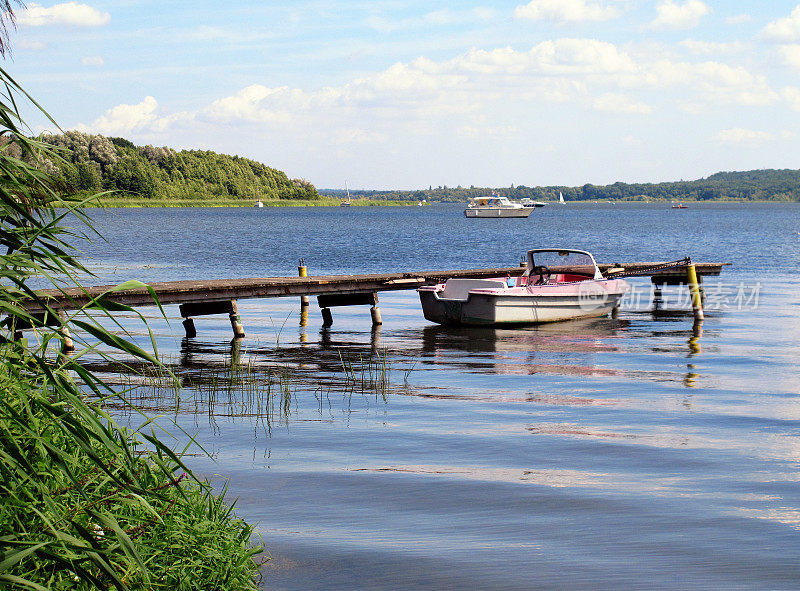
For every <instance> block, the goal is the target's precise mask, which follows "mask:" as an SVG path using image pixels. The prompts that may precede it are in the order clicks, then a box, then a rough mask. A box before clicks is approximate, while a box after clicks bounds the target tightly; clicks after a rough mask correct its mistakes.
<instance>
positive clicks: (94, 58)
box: [81, 55, 106, 68]
mask: <svg viewBox="0 0 800 591" xmlns="http://www.w3.org/2000/svg"><path fill="white" fill-rule="evenodd" d="M105 63H106V60H104V59H103V57H102V56H99V55H87V56H86V57H82V58H81V65H82V66H94V67H98V68H99V67H100V66H104V65H105Z"/></svg>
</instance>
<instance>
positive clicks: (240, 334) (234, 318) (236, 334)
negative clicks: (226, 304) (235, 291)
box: [228, 300, 244, 339]
mask: <svg viewBox="0 0 800 591" xmlns="http://www.w3.org/2000/svg"><path fill="white" fill-rule="evenodd" d="M228 318H230V319H231V328H232V329H233V338H235V339H243V338H244V327H243V326H242V319H241V318H240V317H239V305H238V304H237V302H236V300H231V311H230V314H228Z"/></svg>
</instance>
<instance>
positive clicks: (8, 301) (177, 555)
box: [0, 69, 260, 589]
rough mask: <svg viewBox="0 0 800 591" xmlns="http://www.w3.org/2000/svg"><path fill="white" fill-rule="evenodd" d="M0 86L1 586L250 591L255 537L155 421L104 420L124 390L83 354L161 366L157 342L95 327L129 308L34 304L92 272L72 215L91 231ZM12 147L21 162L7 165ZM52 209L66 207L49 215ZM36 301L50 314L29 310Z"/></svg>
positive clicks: (8, 84) (8, 89)
mask: <svg viewBox="0 0 800 591" xmlns="http://www.w3.org/2000/svg"><path fill="white" fill-rule="evenodd" d="M0 88H4V89H5V91H4V92H2V93H0V136H1V137H2V138H3V140H5V143H0V247H2V250H0V313H2V314H3V315H4V321H3V323H2V327H0V360H2V364H1V365H0V586H5V587H8V588H20V589H95V588H100V589H106V588H112V587H113V588H117V589H252V588H254V587H255V584H254V582H253V577H254V574H255V573H256V571H257V565H255V563H254V562H253V560H252V557H253V555H254V554H256V553H258V552H259V551H260V550H259V549H258V548H254V547H251V545H250V538H251V535H252V533H253V528H252V527H251V526H249V525H248V524H246V523H244V522H242V521H241V520H238V519H236V517H235V516H234V515H233V513H232V510H231V508H230V507H229V506H228V505H227V504H226V502H225V501H224V494H222V495H218V496H214V495H213V494H212V492H211V489H210V487H209V485H208V484H206V483H204V482H201V481H199V480H197V479H196V478H195V477H194V476H193V475H192V474H191V471H190V470H189V469H188V468H187V466H186V465H185V464H184V463H183V461H182V460H181V458H180V454H176V453H175V452H173V451H172V450H171V449H170V447H169V446H168V445H166V444H165V443H163V442H162V441H161V439H160V438H159V435H158V431H157V430H156V429H155V427H154V426H153V424H151V423H150V422H149V421H148V420H144V422H143V424H142V426H141V427H140V428H139V429H138V430H136V431H132V430H129V429H126V428H123V427H122V426H120V425H118V424H117V423H116V422H115V421H114V420H113V419H112V418H111V417H110V415H109V414H107V413H106V412H105V411H104V410H103V402H104V401H106V400H108V399H118V395H117V392H116V391H115V389H114V388H113V387H112V386H111V385H110V384H108V383H106V382H105V381H104V380H103V379H101V378H99V377H98V376H96V375H95V374H93V373H92V372H90V371H89V370H87V369H86V368H85V367H84V366H83V365H82V364H81V363H80V359H81V357H83V356H84V355H86V354H87V353H97V354H103V353H102V352H101V351H99V349H98V344H102V345H103V347H104V350H108V349H110V350H112V351H116V352H118V353H122V354H124V355H125V356H127V357H133V358H136V359H139V360H141V361H143V362H146V363H150V364H153V365H154V366H158V364H159V362H158V352H157V351H156V349H155V339H153V338H152V335H151V343H152V351H148V350H145V349H143V348H140V347H139V346H137V345H135V344H133V343H132V342H131V341H130V340H128V339H127V338H124V337H125V334H124V331H123V335H122V336H119V331H115V332H110V331H108V330H106V329H104V328H103V326H102V324H101V321H100V318H101V317H105V318H112V313H113V312H118V311H121V310H126V311H129V312H131V311H132V310H130V309H129V308H125V307H123V306H119V305H116V304H114V303H113V302H112V301H111V299H110V296H111V295H112V294H105V295H103V296H100V297H98V298H96V299H95V300H93V301H92V302H91V303H90V304H89V305H88V306H86V307H84V308H81V309H78V310H77V311H74V312H71V313H69V314H62V313H60V311H59V310H56V309H53V308H52V307H49V306H48V303H47V302H45V301H41V300H39V298H38V297H37V295H36V292H35V291H34V289H33V285H37V286H40V287H41V286H42V285H41V284H42V283H43V282H44V283H49V284H50V286H51V287H56V288H58V289H64V288H66V287H73V286H75V285H78V281H77V279H76V277H77V276H78V274H84V273H88V271H87V270H86V269H85V268H84V267H83V266H82V265H81V264H80V262H79V261H78V260H77V259H76V258H75V256H74V255H73V250H72V248H71V242H73V241H74V240H76V239H80V238H84V236H82V235H79V234H76V233H75V232H73V231H71V230H69V229H68V228H67V227H66V226H65V217H66V216H67V215H73V216H77V217H79V218H83V221H84V222H85V223H86V224H88V227H91V222H90V220H88V219H85V217H84V216H83V214H82V213H81V211H80V206H81V205H83V203H82V202H80V201H69V200H66V199H65V198H64V195H65V193H66V191H67V190H68V188H67V187H62V186H58V185H57V184H56V183H55V182H54V181H53V179H52V178H51V177H50V176H48V175H47V174H46V173H45V172H43V171H42V169H41V168H40V167H39V163H40V162H42V161H43V159H44V158H45V157H46V158H47V159H48V160H50V161H52V162H55V163H56V164H57V165H63V166H66V165H67V164H66V163H64V162H63V161H60V160H59V158H58V155H57V154H54V153H53V152H52V151H51V150H50V149H49V148H48V147H47V146H46V145H44V144H42V143H40V142H38V141H36V140H34V139H30V138H29V137H27V134H26V131H27V129H26V128H25V126H24V123H23V121H22V120H21V117H20V114H19V111H18V108H17V105H18V102H19V101H20V100H23V101H24V100H28V101H30V102H31V103H33V104H34V105H35V102H33V100H32V99H31V98H30V97H29V96H28V95H27V94H26V93H25V92H24V91H23V90H22V88H20V86H19V85H18V84H17V83H16V82H15V81H14V80H13V79H11V77H10V76H9V75H8V74H7V73H6V72H5V71H4V70H2V69H0ZM12 142H13V143H14V144H16V145H17V146H20V147H21V149H22V156H21V157H19V158H15V157H13V156H12V155H11V153H10V151H9V149H8V147H9V146H10V145H11V143H12ZM57 200H58V203H59V204H61V205H63V204H65V203H66V204H68V205H69V209H68V211H66V212H65V211H57V210H55V209H54V208H53V207H52V204H53V203H54V202H56V201H57ZM133 284H134V282H129V283H127V284H123V286H120V288H125V287H130V286H132V285H133ZM31 300H36V301H38V302H39V303H40V304H42V305H43V306H44V307H45V310H46V315H47V318H41V317H37V316H33V315H31V314H30V313H28V311H27V310H26V307H25V304H26V302H30V301H31ZM90 311H91V312H92V313H89V312H90ZM112 320H113V318H112ZM53 323H54V324H55V325H54V326H50V324H53ZM24 327H32V329H31V331H30V332H28V333H27V335H28V338H26V339H19V338H17V336H18V334H17V333H18V331H19V330H20V329H22V328H24ZM70 327H72V328H73V329H74V328H76V327H77V328H79V329H81V330H80V331H77V333H78V334H79V335H85V336H84V337H80V336H77V337H75V338H76V345H77V346H78V351H77V353H76V354H75V355H67V354H65V353H63V352H62V348H63V343H64V340H65V338H66V337H65V331H64V329H67V328H70ZM106 355H107V354H106ZM223 493H224V491H223Z"/></svg>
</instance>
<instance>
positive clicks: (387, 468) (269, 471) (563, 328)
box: [86, 204, 800, 590]
mask: <svg viewBox="0 0 800 591" xmlns="http://www.w3.org/2000/svg"><path fill="white" fill-rule="evenodd" d="M460 209H461V206H456V205H432V206H427V207H424V208H416V207H414V208H354V207H351V208H347V209H345V208H302V209H295V208H291V209H288V208H287V209H283V208H280V209H278V208H276V209H260V210H257V209H255V208H253V209H184V210H108V211H103V212H98V213H97V214H96V216H95V217H96V219H97V223H98V228H99V229H100V230H101V231H102V232H103V234H104V235H106V236H107V237H108V238H109V241H110V243H109V244H103V243H100V242H98V243H96V244H95V245H94V246H88V247H87V248H86V260H87V261H89V264H90V266H91V267H92V268H93V269H95V270H96V272H97V273H98V279H97V282H106V281H122V280H124V279H129V278H137V279H142V280H146V281H159V280H171V279H184V278H198V279H199V278H210V277H217V278H224V277H250V276H267V275H294V274H295V273H296V266H297V262H298V259H300V258H305V259H306V261H307V263H308V266H309V273H310V274H323V273H348V272H362V273H363V272H379V271H399V270H414V269H417V270H420V269H451V268H474V267H485V266H511V265H515V264H516V263H518V262H519V258H520V256H521V255H522V254H523V253H524V251H525V250H527V249H528V248H534V247H549V246H569V247H575V248H584V249H586V250H589V251H591V252H593V253H594V254H595V255H596V257H597V259H598V260H599V261H605V262H615V261H619V262H624V261H630V260H642V261H643V260H670V259H677V258H682V257H683V256H686V255H691V256H692V257H693V258H694V259H695V260H697V261H702V260H709V261H720V260H722V261H728V262H731V263H733V266H732V267H729V268H726V269H725V271H724V272H723V275H722V276H721V277H720V278H719V280H717V279H708V280H707V282H706V291H707V295H708V298H709V308H710V309H709V310H708V312H707V319H706V321H705V323H703V325H702V327H700V328H696V329H693V326H692V322H691V314H690V313H687V312H686V311H685V310H684V312H683V313H678V314H675V315H670V316H667V317H654V316H653V315H652V314H650V313H648V312H647V311H646V310H647V305H646V301H647V296H648V295H649V289H650V288H649V283H648V282H647V281H646V280H644V279H634V280H632V283H633V284H634V285H635V286H636V290H637V293H639V294H640V296H641V297H642V300H641V301H640V302H639V304H638V305H635V302H633V301H629V305H628V306H626V307H625V308H624V309H623V311H622V313H621V314H620V316H619V318H618V319H616V320H612V319H608V318H606V319H597V320H591V321H580V322H570V323H560V324H553V325H546V326H542V327H531V328H524V329H490V328H480V329H463V328H461V329H459V328H443V327H438V326H435V325H431V324H429V323H427V322H426V321H425V320H424V319H423V318H422V314H421V312H420V310H419V304H418V300H417V297H416V295H415V294H414V293H413V292H394V293H388V292H387V293H382V294H380V299H381V303H380V306H381V310H382V315H383V320H384V324H383V326H382V327H380V328H379V329H378V330H374V331H373V330H372V328H371V325H370V316H369V313H368V311H367V308H366V307H353V308H341V309H339V308H337V309H334V325H333V327H332V328H331V330H329V331H322V330H321V327H320V322H321V319H320V317H319V312H318V308H317V306H316V304H315V303H313V302H312V307H311V314H310V321H309V325H308V326H307V327H300V326H298V319H299V306H298V302H297V298H285V299H275V300H260V301H254V300H246V301H241V302H240V311H241V314H242V317H243V324H244V326H245V329H246V331H247V337H246V339H245V340H244V341H243V342H242V343H241V346H240V347H239V348H236V347H233V348H232V346H231V342H230V338H231V334H230V326H229V324H228V320H227V318H226V317H225V316H220V317H204V318H199V319H196V321H195V322H196V325H197V329H198V338H196V339H193V340H191V341H187V340H185V339H182V338H181V337H182V327H181V326H180V318H179V317H178V312H177V307H168V308H167V314H168V316H169V323H167V322H165V321H164V320H163V319H160V318H159V317H158V316H157V314H155V312H154V310H151V309H147V310H145V311H146V313H147V315H148V318H149V320H150V322H151V324H152V326H153V329H154V330H155V333H156V336H157V340H158V343H159V348H160V351H161V352H162V353H165V354H166V355H167V357H168V358H169V359H170V360H171V361H172V362H173V364H174V367H175V369H176V372H177V373H178V374H179V375H180V377H181V378H182V380H183V385H184V386H183V389H182V390H181V391H180V392H179V394H180V398H181V402H180V405H179V407H178V408H177V409H176V408H175V406H174V404H173V396H174V392H170V391H169V390H168V389H159V388H157V387H155V386H153V385H152V380H151V382H148V385H145V386H143V387H142V388H140V389H139V390H138V391H136V394H135V396H134V398H135V399H136V400H137V401H138V402H139V404H140V405H141V406H142V408H143V409H144V410H145V412H146V413H148V414H153V413H156V412H161V413H164V415H165V418H175V420H176V421H177V422H178V424H179V425H180V426H181V427H183V428H185V429H186V430H187V431H189V432H191V433H193V434H195V435H196V437H197V440H198V441H199V442H201V443H202V444H203V446H205V448H206V449H207V450H208V451H209V452H210V453H211V458H207V457H203V456H202V455H197V456H192V457H191V458H190V463H191V465H192V467H193V468H194V469H195V470H197V471H198V472H201V473H204V474H207V475H209V476H211V477H213V478H215V479H221V478H226V479H228V481H229V487H230V494H231V495H232V496H234V497H238V499H239V500H238V502H237V507H238V512H239V514H240V515H241V516H243V517H245V518H247V519H248V520H250V521H255V522H257V523H258V528H259V531H260V533H261V534H262V535H263V538H264V542H265V544H266V546H267V547H268V548H269V551H270V554H271V556H272V558H273V560H272V561H271V562H269V563H268V564H267V565H266V566H265V567H264V569H263V572H264V587H265V588H266V589H286V590H301V589H302V590H309V589H320V590H322V589H325V590H334V589H498V590H499V589H505V590H509V589H550V588H552V589H564V588H568V589H618V588H648V589H650V588H652V589H675V588H695V589H719V588H727V589H795V588H800V582H798V580H797V572H798V566H799V565H800V486H798V479H800V476H799V474H800V473H799V472H798V467H800V466H799V464H800V438H798V434H799V433H800V371H798V368H797V365H796V361H795V360H796V359H797V357H798V355H799V354H800V295H798V290H797V284H798V280H799V279H800V254H798V252H799V250H800V249H799V248H798V247H800V234H798V232H799V231H800V215H798V214H800V206H798V205H797V204H792V205H738V204H711V205H694V204H693V205H692V206H691V207H690V209H687V210H670V209H669V207H668V206H664V205H663V204H662V205H646V204H631V205H624V204H621V205H616V206H610V205H567V206H563V207H559V206H557V205H550V206H548V207H546V208H544V209H540V210H537V211H535V212H534V213H533V215H532V216H531V217H530V218H529V219H527V220H472V219H470V220H467V219H466V218H464V217H463V215H462V214H461V211H460ZM132 230H133V231H132ZM667 295H668V298H667V303H668V305H671V306H672V307H676V306H677V307H684V308H685V306H686V303H687V302H686V300H685V297H683V296H682V293H681V291H680V290H672V291H670V292H668V293H667ZM126 325H128V326H135V325H134V323H133V320H131V321H129V322H128V323H126ZM139 334H142V336H144V331H142V330H140V331H139ZM232 367H233V369H231V368H232ZM231 378H233V379H234V381H237V380H239V381H246V382H247V385H239V386H233V387H229V386H225V383H226V379H227V380H228V382H227V383H230V379H231ZM268 380H270V381H271V385H270V386H269V387H267V386H265V384H266V383H267V381H268ZM254 384H255V385H254ZM259 384H260V385H259ZM125 416H127V417H129V420H130V421H131V422H132V423H136V422H137V421H139V420H141V419H140V418H139V417H136V416H130V415H128V414H125Z"/></svg>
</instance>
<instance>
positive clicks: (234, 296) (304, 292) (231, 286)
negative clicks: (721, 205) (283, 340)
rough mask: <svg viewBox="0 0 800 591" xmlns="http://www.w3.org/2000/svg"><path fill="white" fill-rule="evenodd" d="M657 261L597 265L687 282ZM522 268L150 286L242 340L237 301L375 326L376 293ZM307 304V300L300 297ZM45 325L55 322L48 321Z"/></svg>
mask: <svg viewBox="0 0 800 591" xmlns="http://www.w3.org/2000/svg"><path fill="white" fill-rule="evenodd" d="M664 264H665V263H658V262H650V263H647V262H644V263H642V262H637V263H615V264H607V263H606V264H598V266H599V267H600V270H601V271H602V272H604V273H605V272H608V271H609V270H610V269H612V268H613V269H614V270H615V271H618V270H620V269H624V271H625V272H626V274H640V275H642V276H649V277H651V281H652V282H653V283H655V284H656V285H657V287H659V286H660V285H664V284H673V285H674V284H681V283H686V273H687V267H686V266H680V265H679V266H673V267H672V268H669V269H666V270H660V271H648V269H651V268H653V267H656V266H659V265H664ZM726 264H728V263H695V267H696V269H697V274H698V275H699V276H700V277H702V276H709V275H711V276H714V275H719V274H720V272H721V271H722V267H723V266H725V265H726ZM552 270H553V271H554V272H557V273H564V272H569V268H561V267H558V268H557V267H553V268H552ZM524 271H525V267H522V266H519V267H503V268H496V269H458V270H450V271H419V272H405V273H375V274H366V275H317V276H310V277H303V276H301V277H262V278H250V279H211V280H200V281H196V280H189V281H165V282H156V283H150V284H149V287H150V288H151V289H152V290H153V291H154V292H155V294H156V296H157V297H158V301H159V303H160V304H161V305H168V304H178V305H180V313H181V316H182V317H183V318H184V319H185V320H184V327H185V328H186V334H187V336H189V337H192V336H195V334H196V333H195V329H194V324H193V322H192V318H193V317H196V316H204V315H209V314H228V315H229V316H230V320H231V326H232V328H233V332H234V336H235V337H243V336H244V330H243V328H242V325H241V321H240V319H239V315H238V308H237V301H238V300H243V299H252V298H274V297H287V296H317V297H318V302H319V305H320V308H322V314H323V326H330V324H331V323H332V316H331V312H330V308H331V307H333V306H347V305H371V306H372V310H373V323H375V324H380V323H381V319H380V312H379V311H378V309H377V303H378V298H377V292H380V291H397V290H409V289H416V288H418V287H421V286H423V285H435V284H437V283H441V282H443V281H446V280H447V279H450V278H464V277H471V278H482V277H516V276H519V275H521V274H522V273H524ZM37 294H38V295H39V296H40V298H41V301H40V302H34V301H31V302H30V304H29V305H28V306H27V308H28V310H29V311H30V312H32V313H34V314H36V315H42V314H44V312H45V311H46V308H45V306H47V307H49V308H50V310H52V311H55V312H56V313H57V314H63V311H66V310H74V309H78V308H81V307H83V306H86V305H87V304H89V303H90V302H91V301H92V300H94V299H96V298H99V297H101V296H102V297H104V298H105V299H107V300H110V301H113V302H116V303H119V304H123V305H127V306H131V307H139V306H153V305H156V302H155V300H154V299H153V297H152V295H151V293H150V291H149V290H148V289H147V288H137V289H129V290H122V291H117V290H116V286H114V285H96V286H92V287H86V288H70V289H66V290H64V291H59V290H54V289H50V290H41V291H39V292H37ZM303 302H304V305H307V302H308V298H307V297H305V298H303ZM49 322H52V323H57V322H58V321H57V319H55V318H51V319H49Z"/></svg>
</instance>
